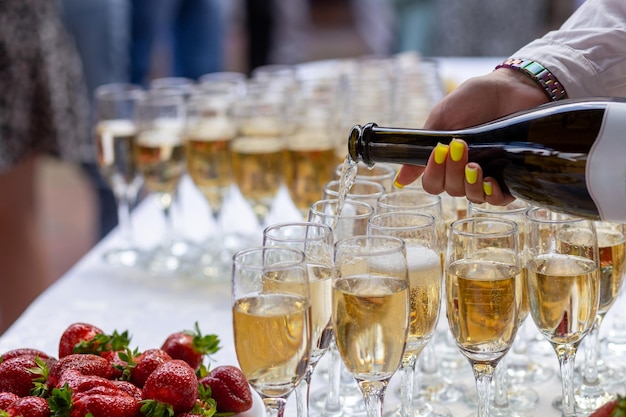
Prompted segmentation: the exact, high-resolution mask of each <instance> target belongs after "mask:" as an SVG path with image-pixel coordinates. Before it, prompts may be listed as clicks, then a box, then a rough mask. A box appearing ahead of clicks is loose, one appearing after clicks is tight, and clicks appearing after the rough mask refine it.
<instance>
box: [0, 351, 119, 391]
mask: <svg viewBox="0 0 626 417" xmlns="http://www.w3.org/2000/svg"><path fill="white" fill-rule="evenodd" d="M0 365H1V364H0ZM68 369H75V370H77V371H78V372H80V373H81V374H83V375H97V376H101V377H103V378H106V379H114V378H115V376H116V375H119V371H118V370H116V369H115V368H113V366H112V365H111V363H110V362H109V361H108V360H106V359H104V358H103V357H101V356H98V355H92V354H89V353H74V354H71V355H68V356H64V357H63V358H61V359H59V360H58V362H56V363H55V364H54V365H52V367H51V368H50V372H49V374H48V380H47V381H46V385H47V386H48V388H49V389H52V388H60V386H61V385H60V384H59V381H60V379H61V375H63V372H65V371H67V370H68Z"/></svg>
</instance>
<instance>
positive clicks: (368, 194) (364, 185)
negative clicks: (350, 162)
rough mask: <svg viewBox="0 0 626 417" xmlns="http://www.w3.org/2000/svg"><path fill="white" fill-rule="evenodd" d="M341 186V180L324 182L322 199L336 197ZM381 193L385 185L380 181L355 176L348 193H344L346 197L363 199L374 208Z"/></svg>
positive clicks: (383, 191)
mask: <svg viewBox="0 0 626 417" xmlns="http://www.w3.org/2000/svg"><path fill="white" fill-rule="evenodd" d="M341 186H342V184H341V180H332V181H329V182H327V183H326V184H324V191H323V193H322V199H329V198H335V199H338V198H339V193H340V191H341ZM383 194H385V187H383V186H382V185H381V184H380V183H378V182H374V181H369V180H362V179H359V178H358V177H357V178H356V179H355V180H354V182H353V183H352V186H351V187H350V190H349V191H348V194H346V198H349V199H352V200H359V201H364V202H366V203H368V204H371V205H372V206H373V207H374V208H376V204H377V202H378V199H379V198H380V197H381V196H382V195H383Z"/></svg>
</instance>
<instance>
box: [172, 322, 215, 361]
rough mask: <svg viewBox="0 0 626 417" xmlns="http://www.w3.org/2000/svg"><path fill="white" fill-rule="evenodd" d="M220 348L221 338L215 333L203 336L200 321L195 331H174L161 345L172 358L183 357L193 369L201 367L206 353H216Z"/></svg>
mask: <svg viewBox="0 0 626 417" xmlns="http://www.w3.org/2000/svg"><path fill="white" fill-rule="evenodd" d="M219 348H220V347H219V338H218V337H217V336H216V335H214V334H209V335H206V336H203V335H202V333H201V332H200V327H199V326H198V323H196V325H195V330H194V331H192V330H185V331H182V332H176V333H172V334H171V335H169V336H168V338H167V339H165V342H164V343H163V346H161V349H163V350H164V351H166V352H167V353H168V354H169V355H170V356H171V357H172V359H182V360H184V361H185V362H187V363H188V364H189V366H191V367H192V368H193V369H198V368H199V367H200V365H201V364H202V359H203V358H204V356H205V355H210V354H211V353H215V352H217V351H218V350H219Z"/></svg>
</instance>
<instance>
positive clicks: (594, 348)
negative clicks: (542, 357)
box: [574, 222, 626, 413]
mask: <svg viewBox="0 0 626 417" xmlns="http://www.w3.org/2000/svg"><path fill="white" fill-rule="evenodd" d="M595 224H596V232H597V234H598V251H599V254H600V295H599V299H600V301H599V304H598V311H597V313H596V317H595V320H594V323H593V326H592V327H591V330H589V333H588V334H587V336H586V337H585V341H584V347H585V348H584V350H583V351H584V352H585V355H584V358H585V360H584V362H583V366H582V367H581V368H582V372H581V373H582V383H581V384H580V386H579V387H578V389H576V391H575V394H574V395H575V396H574V398H575V401H576V407H577V409H578V410H579V411H580V412H582V413H591V412H593V411H594V410H596V409H598V408H600V407H601V406H602V405H604V404H605V403H607V402H609V401H611V400H613V399H615V396H616V393H615V392H614V389H612V388H610V387H609V385H611V383H615V382H616V381H610V379H611V375H612V374H613V373H614V372H612V371H611V370H610V369H609V368H608V367H606V366H604V368H605V369H603V372H602V375H601V374H600V366H599V364H600V363H601V358H600V347H601V345H600V337H599V333H600V326H602V323H603V322H604V317H605V316H606V314H607V313H608V312H609V310H610V309H611V307H612V306H613V305H614V303H615V301H616V300H617V297H618V295H619V291H620V288H621V287H622V282H623V279H624V266H625V263H626V256H625V251H626V238H625V233H624V232H625V229H624V225H623V224H620V223H610V222H596V223H595ZM607 380H609V381H607Z"/></svg>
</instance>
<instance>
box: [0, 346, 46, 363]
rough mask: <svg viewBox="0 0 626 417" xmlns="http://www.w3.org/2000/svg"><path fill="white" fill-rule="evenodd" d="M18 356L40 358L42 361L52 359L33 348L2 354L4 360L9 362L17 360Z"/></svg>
mask: <svg viewBox="0 0 626 417" xmlns="http://www.w3.org/2000/svg"><path fill="white" fill-rule="evenodd" d="M18 356H38V357H40V358H41V359H50V358H51V357H50V356H49V355H48V354H47V353H45V352H42V351H41V350H38V349H32V348H18V349H13V350H9V351H6V352H4V353H3V354H2V360H3V361H7V360H9V359H13V358H17V357H18Z"/></svg>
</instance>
